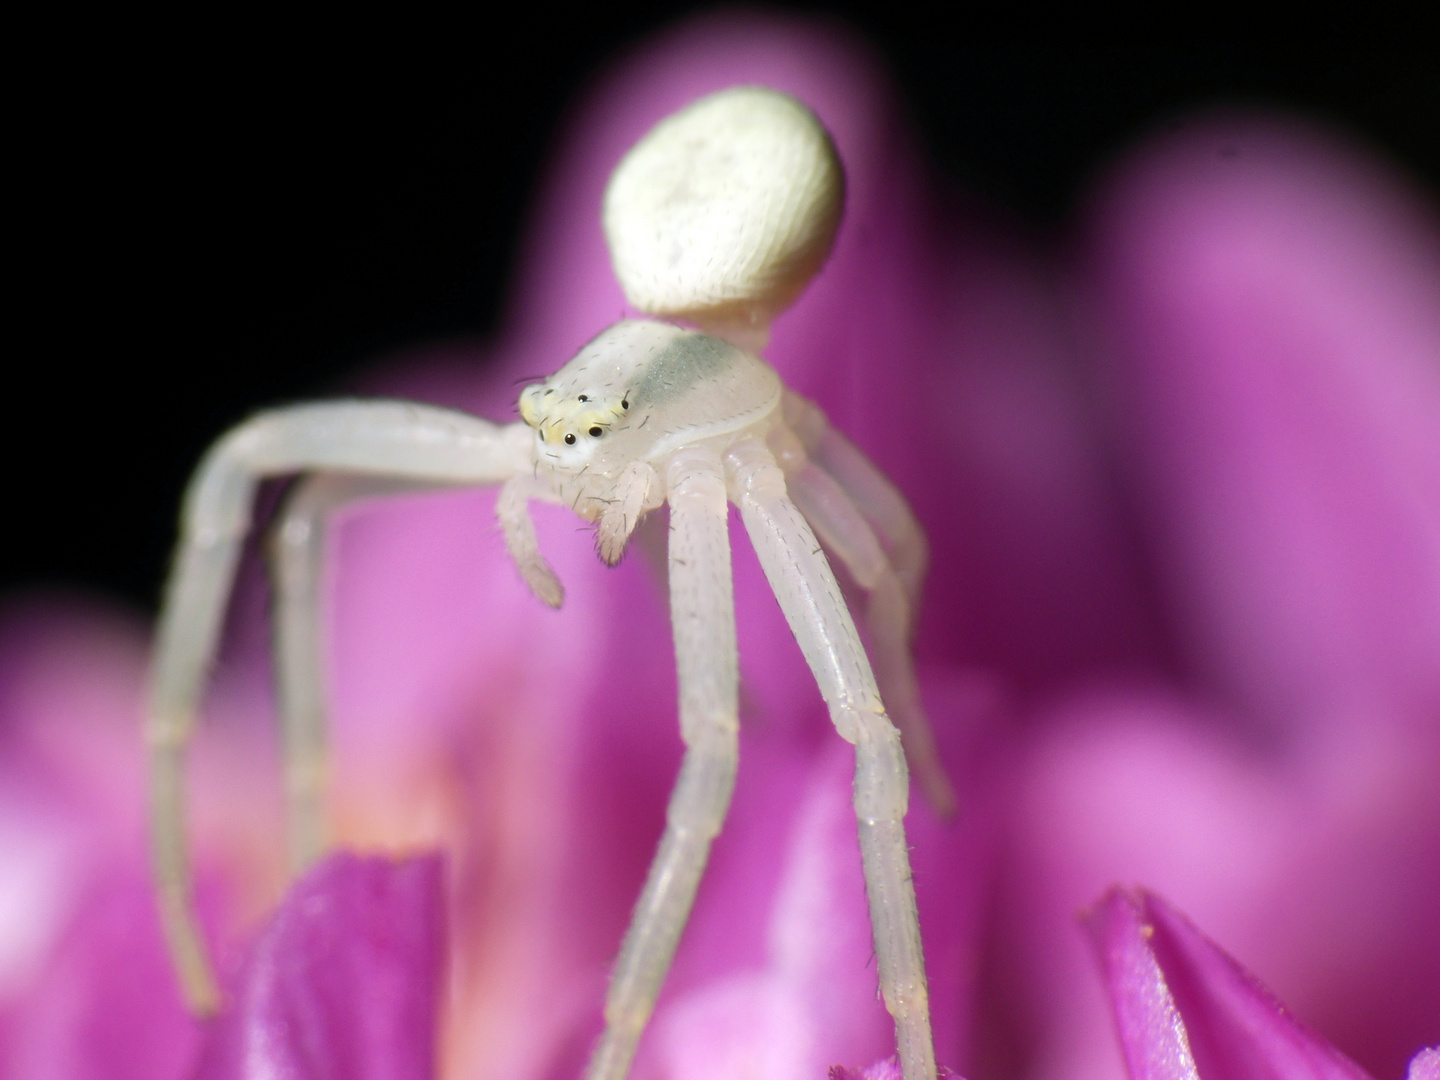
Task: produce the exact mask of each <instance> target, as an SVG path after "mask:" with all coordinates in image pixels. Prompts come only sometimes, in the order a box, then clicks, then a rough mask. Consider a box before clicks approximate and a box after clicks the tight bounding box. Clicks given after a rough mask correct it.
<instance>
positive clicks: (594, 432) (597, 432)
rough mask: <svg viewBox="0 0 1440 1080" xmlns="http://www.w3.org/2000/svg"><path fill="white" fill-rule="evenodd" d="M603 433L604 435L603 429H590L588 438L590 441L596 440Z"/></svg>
mask: <svg viewBox="0 0 1440 1080" xmlns="http://www.w3.org/2000/svg"><path fill="white" fill-rule="evenodd" d="M604 433H605V432H604V429H603V428H599V427H592V428H591V429H590V437H591V438H592V439H598V438H599V437H600V436H601V435H603V434H604Z"/></svg>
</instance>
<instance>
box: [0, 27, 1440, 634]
mask: <svg viewBox="0 0 1440 1080" xmlns="http://www.w3.org/2000/svg"><path fill="white" fill-rule="evenodd" d="M673 10H674V9H668V11H669V12H673ZM791 10H792V11H793V10H797V9H794V8H792V9H791ZM823 17H826V18H832V19H833V18H837V16H836V15H834V14H833V8H832V9H827V11H826V12H825V13H824V16H823ZM671 18H673V15H672V14H667V15H665V16H662V15H659V14H656V13H654V12H651V11H644V10H641V11H635V12H631V13H623V12H618V13H617V11H616V10H615V9H614V8H608V9H606V10H605V11H603V12H601V11H591V12H590V13H589V14H581V15H578V16H573V17H567V21H564V23H563V25H562V21H561V20H560V18H559V17H558V16H546V15H545V14H544V13H543V12H542V13H538V14H537V15H536V16H535V22H534V25H533V26H531V27H530V28H529V29H525V30H512V31H510V32H507V33H506V34H504V35H501V36H497V37H496V38H495V39H493V40H489V41H480V40H475V41H464V42H461V43H460V45H459V47H456V46H455V43H454V42H453V41H452V42H451V46H450V48H449V49H447V50H446V55H432V56H430V57H428V58H427V57H426V56H425V55H424V54H423V52H414V53H408V54H407V55H405V56H403V57H402V56H400V55H399V48H398V46H397V47H394V48H395V51H394V52H383V51H382V52H378V53H374V54H371V53H362V52H360V51H359V50H355V51H354V52H353V53H352V52H351V51H350V50H348V49H347V48H346V47H344V46H343V45H341V44H338V43H337V42H334V41H320V40H317V41H314V42H310V43H295V44H294V45H293V48H282V47H278V46H275V45H274V43H273V41H268V40H266V41H259V40H258V39H252V38H245V37H241V38H239V39H228V40H227V41H226V42H224V43H223V44H224V46H225V47H221V43H216V42H197V43H195V46H194V48H192V49H188V50H187V51H186V52H185V53H184V54H183V55H170V54H163V55H162V53H161V52H160V51H159V50H158V49H151V50H149V51H146V50H143V49H142V50H140V51H139V52H133V51H131V52H126V53H124V54H123V55H105V50H104V48H103V46H102V47H101V48H99V49H98V50H95V49H94V45H93V43H92V51H91V52H89V53H87V54H86V55H85V56H79V55H76V56H71V57H69V58H68V59H66V60H65V61H64V62H63V63H59V64H58V65H57V70H54V71H53V72H52V73H51V76H50V79H49V82H48V83H37V84H34V85H32V86H31V87H30V88H29V89H27V91H26V94H25V96H24V99H23V100H22V101H21V102H20V103H19V112H20V114H21V116H22V119H21V120H20V121H19V122H18V125H17V128H16V130H14V131H12V132H11V136H10V142H11V154H10V155H7V156H9V157H11V160H12V165H11V169H12V176H18V177H19V179H20V181H21V183H20V184H19V185H18V187H19V188H20V189H21V190H22V191H23V193H24V194H23V195H22V196H18V197H12V202H11V211H12V215H13V216H12V220H11V228H10V230H9V232H10V235H11V238H12V245H11V251H12V253H13V259H14V265H15V266H16V267H17V268H18V274H17V281H16V284H15V285H14V286H12V292H11V304H10V305H8V306H9V307H10V309H11V312H12V319H13V322H12V326H11V329H12V335H11V339H10V340H11V343H12V344H11V352H10V362H9V363H8V364H7V365H6V367H7V369H8V371H9V373H10V379H9V382H10V396H9V406H10V407H9V409H8V410H7V413H8V414H9V422H8V423H6V424H4V425H0V427H3V436H0V437H3V443H0V452H3V454H4V461H5V463H6V473H5V482H6V491H5V494H4V505H5V506H6V507H7V508H8V513H7V521H6V527H5V530H4V535H5V551H4V557H3V562H0V573H3V580H0V598H3V597H4V596H6V595H14V594H16V593H17V592H22V591H24V590H27V589H31V588H34V587H36V586H41V587H45V586H54V585H61V586H71V587H78V588H82V589H85V590H88V591H91V592H97V591H98V592H101V593H105V594H108V595H110V596H112V597H115V598H118V599H121V600H123V601H126V602H128V603H130V604H131V605H133V606H136V607H138V608H141V609H153V606H154V601H155V597H156V595H157V592H158V588H159V583H160V577H161V574H162V572H163V569H164V565H165V561H166V558H167V556H168V549H169V547H170V544H171V543H172V541H173V538H174V522H175V514H176V508H177V506H178V502H179V496H180V491H181V488H182V486H183V484H184V481H185V479H186V476H187V475H188V473H189V471H190V469H191V468H192V467H193V465H194V463H195V461H196V459H197V457H198V456H199V454H200V453H201V451H202V450H203V449H204V447H205V446H206V445H207V444H208V443H209V442H210V441H211V440H212V439H213V438H214V437H215V436H216V435H218V434H219V433H220V431H221V430H223V428H224V427H226V426H227V425H228V424H230V423H233V422H235V421H236V420H238V419H240V418H242V417H243V416H244V415H245V414H246V413H248V412H250V411H251V410H253V409H254V408H256V407H257V406H260V405H264V404H270V403H274V402H277V401H286V400H292V399H296V398H303V397H307V396H314V395H319V394H324V393H326V392H329V391H330V390H331V389H332V388H334V387H335V386H337V385H339V384H340V383H341V381H342V380H343V379H344V377H345V375H346V374H347V373H348V372H351V371H353V370H354V369H355V368H356V367H357V366H359V365H362V364H363V363H364V362H365V361H366V360H367V358H372V357H374V356H376V355H377V354H380V353H383V352H385V351H387V350H390V349H394V348H397V347H399V346H401V345H404V344H407V343H417V342H422V341H426V340H436V339H445V338H455V337H466V336H476V335H483V334H484V333H485V332H486V331H487V329H488V328H490V327H491V326H492V325H493V324H494V322H495V321H496V319H497V316H498V313H499V311H500V310H501V308H502V306H503V303H504V296H505V282H506V279H507V274H508V268H509V265H510V263H511V259H512V256H513V254H514V251H515V247H516V244H517V242H518V241H519V238H520V235H521V231H522V229H523V227H524V222H525V218H526V212H527V209H528V196H529V193H530V191H531V188H532V185H533V183H534V180H535V178H536V176H537V174H538V173H539V171H540V170H541V168H542V167H543V164H544V160H545V155H546V153H547V150H548V148H549V147H550V144H551V140H552V137H553V136H554V134H555V131H556V128H557V126H558V125H559V124H560V123H561V122H562V121H563V118H564V115H565V110H566V107H567V105H568V103H570V102H571V101H572V100H573V99H574V98H575V96H576V95H577V94H579V93H581V92H582V91H583V89H584V87H585V85H586V84H587V82H588V81H589V80H590V79H592V78H593V77H594V76H595V75H596V74H598V73H599V72H600V71H602V70H603V69H604V67H605V65H606V64H607V63H608V62H611V61H613V60H614V59H615V58H616V56H617V55H618V54H620V53H622V52H623V50H624V49H625V48H626V47H627V46H628V45H630V44H633V43H634V42H635V41H636V40H637V39H639V38H641V37H643V36H644V35H645V34H647V33H650V32H653V31H654V30H656V29H658V28H661V27H663V26H664V25H666V24H667V23H668V22H669V21H671ZM842 18H843V21H845V22H848V23H849V24H850V25H851V26H852V27H854V28H855V29H856V30H857V31H858V32H860V33H861V34H862V35H864V36H866V37H868V38H869V39H870V40H871V41H872V42H873V43H874V44H875V45H876V47H877V48H878V49H879V50H880V52H881V54H882V55H883V56H885V57H886V58H887V59H888V61H889V62H890V64H891V66H892V69H893V71H894V73H895V76H896V78H897V81H898V83H899V85H900V87H901V89H902V92H903V94H904V96H905V98H906V99H907V102H908V105H909V107H910V109H911V111H912V114H913V117H914V119H915V121H916V125H917V127H918V129H919V130H920V133H921V135H922V137H923V138H924V140H925V142H926V144H927V149H928V151H929V153H930V155H931V157H932V159H933V160H934V162H935V163H936V165H937V166H938V168H939V170H940V171H941V172H942V174H944V175H946V176H948V179H949V181H950V182H951V183H953V184H954V185H956V186H957V187H960V188H963V189H966V190H969V191H972V192H976V193H978V194H980V195H981V196H982V197H983V198H984V199H985V200H987V201H988V202H989V203H990V204H991V205H993V206H994V207H995V208H996V211H997V213H1003V214H1008V215H1011V216H1013V217H1014V218H1016V219H1017V220H1019V221H1026V222H1029V223H1031V224H1032V225H1033V226H1034V227H1035V230H1036V231H1037V232H1038V233H1039V234H1040V235H1042V236H1044V235H1051V236H1055V237H1059V236H1061V235H1063V229H1064V226H1065V222H1066V220H1067V217H1068V215H1069V213H1070V210H1071V208H1072V205H1073V203H1074V201H1075V200H1076V198H1077V197H1078V196H1079V195H1080V194H1081V193H1082V192H1083V190H1084V187H1085V183H1086V180H1087V177H1088V176H1089V174H1090V173H1091V172H1092V171H1093V170H1094V169H1095V168H1096V167H1098V166H1099V165H1101V164H1103V163H1104V162H1105V161H1106V160H1107V159H1108V158H1109V157H1110V156H1111V155H1112V154H1113V153H1114V152H1115V151H1117V150H1118V149H1120V148H1122V147H1124V146H1125V145H1126V144H1127V143H1129V142H1131V141H1133V140H1134V139H1135V138H1136V137H1138V136H1140V135H1142V134H1144V133H1145V132H1146V131H1148V130H1150V129H1152V128H1154V127H1156V126H1158V125H1161V124H1163V123H1165V121H1166V120H1167V118H1170V117H1175V116H1178V115H1180V114H1182V113H1185V112H1187V111H1190V110H1193V109H1196V108H1200V107H1204V106H1207V105H1213V104H1223V103H1239V104H1258V105H1276V106H1282V107H1286V108H1289V109H1292V110H1298V111H1300V112H1302V113H1306V114H1309V115H1311V116H1316V117H1319V118H1321V119H1324V120H1326V121H1329V122H1331V123H1333V124H1336V125H1338V126H1340V127H1342V128H1345V129H1348V130H1349V131H1351V132H1352V133H1353V134H1356V135H1358V136H1359V137H1360V138H1361V139H1363V140H1366V141H1368V142H1370V143H1371V144H1373V145H1374V146H1376V147H1377V148H1378V149H1379V150H1380V151H1381V152H1383V153H1386V154H1389V155H1390V156H1391V157H1393V158H1395V159H1397V160H1399V161H1400V162H1401V163H1402V164H1403V165H1404V166H1405V167H1407V168H1408V169H1409V170H1410V171H1411V172H1412V173H1413V174H1416V175H1417V176H1419V178H1420V179H1421V181H1422V182H1423V183H1425V184H1427V185H1428V186H1429V187H1430V188H1431V189H1432V190H1434V189H1435V188H1436V186H1437V179H1440V151H1437V144H1440V138H1437V132H1440V80H1437V73H1436V67H1435V65H1434V63H1433V62H1432V61H1430V60H1429V59H1428V58H1427V57H1426V56H1425V54H1424V51H1423V50H1420V49H1416V50H1414V51H1413V52H1409V53H1407V52H1405V51H1404V50H1397V49H1395V48H1389V49H1385V50H1378V49H1368V50H1367V49H1365V48H1359V47H1354V46H1350V47H1341V46H1338V45H1333V44H1332V45H1323V46H1322V45H1314V44H1299V45H1292V46H1287V47H1276V46H1273V45H1271V46H1266V47H1263V48H1262V47H1259V46H1220V45H1204V46H1186V47H1179V46H1165V47H1157V46H1154V45H1149V46H1143V47H1121V46H1116V45H1103V46H1097V45H1094V44H1089V45H1055V44H1050V45H1036V44H1031V45H1016V44H1004V45H975V44H963V43H951V42H947V41H946V40H944V39H943V37H942V36H941V35H938V34H935V33H933V32H927V30H926V28H924V27H916V26H913V25H907V24H905V23H903V22H901V21H900V19H899V17H898V15H885V14H877V13H876V12H875V11H872V10H862V9H856V10H853V11H851V12H849V13H848V14H846V15H844V16H843V17H842ZM132 32H133V31H132ZM436 36H437V39H445V38H450V37H452V35H450V34H449V33H447V32H445V31H443V29H437V31H436ZM247 45H249V46H253V47H247ZM212 46H213V48H212ZM237 46H239V47H237ZM137 57H143V59H137Z"/></svg>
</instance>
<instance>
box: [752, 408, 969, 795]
mask: <svg viewBox="0 0 1440 1080" xmlns="http://www.w3.org/2000/svg"><path fill="white" fill-rule="evenodd" d="M811 408H813V406H811ZM817 411H818V410H817ZM832 434H833V433H832ZM771 443H772V448H773V449H774V450H775V451H776V456H777V458H778V459H779V462H780V464H781V466H782V467H783V468H784V470H785V479H786V483H787V486H788V490H789V493H790V496H791V498H793V499H794V501H795V505H796V506H798V507H799V508H800V511H801V513H803V514H804V515H805V519H806V520H807V521H808V522H809V523H810V526H811V527H812V528H813V529H814V530H815V533H816V535H817V536H819V538H820V541H821V543H823V544H824V545H825V547H826V548H827V549H829V550H830V551H831V552H832V553H833V554H834V555H836V556H838V557H839V559H840V561H841V562H843V563H844V564H845V568H846V569H847V570H849V572H850V574H851V576H852V577H854V579H855V581H856V583H857V584H859V585H860V587H861V588H863V589H865V590H866V592H867V593H868V597H869V605H868V607H867V608H866V611H865V623H866V625H867V626H868V627H869V629H870V636H871V645H872V648H873V652H874V660H875V677H876V680H877V681H878V683H879V686H880V690H881V692H882V694H881V696H882V697H883V698H884V701H885V706H886V708H887V709H888V711H889V714H890V716H891V718H892V719H893V720H894V721H895V726H896V727H898V728H899V729H900V738H901V741H902V742H903V743H904V746H905V756H906V758H907V759H908V760H909V762H910V767H911V768H912V769H913V770H914V771H915V777H916V779H917V780H918V781H919V784H920V790H921V791H922V792H924V794H925V800H926V801H927V802H928V803H929V804H930V807H931V809H933V810H934V811H935V812H936V813H937V814H938V815H940V817H942V818H946V819H949V818H953V817H954V816H955V811H956V798H955V788H954V786H953V785H952V784H951V783H950V777H949V775H948V774H947V773H946V772H945V766H944V764H943V763H942V762H941V760H940V752H939V750H938V749H937V748H936V746H935V735H934V733H933V732H932V731H931V728H930V720H929V717H927V716H926V714H925V705H924V702H923V700H922V699H921V697H920V683H919V681H918V680H917V679H916V677H915V659H914V654H913V653H912V651H911V636H912V633H913V628H914V624H915V602H916V601H915V597H914V593H913V590H912V589H911V588H909V587H907V585H906V583H905V580H904V579H903V578H902V576H901V574H900V572H899V571H898V570H897V569H896V568H895V566H894V564H893V563H892V560H891V559H890V558H889V557H888V556H887V555H886V553H885V551H884V549H883V548H882V547H881V546H880V540H879V538H878V537H877V536H876V535H875V531H874V530H873V529H872V528H871V527H870V523H869V522H868V521H866V519H865V517H864V515H863V514H862V513H861V511H860V509H859V508H858V507H857V506H856V502H855V499H854V498H853V497H852V496H851V494H850V493H849V492H847V491H846V490H845V488H844V487H843V486H842V485H841V484H840V483H839V482H838V481H837V480H836V479H835V478H834V477H833V476H831V474H830V473H829V472H828V471H826V470H825V469H823V468H821V467H820V465H818V464H817V463H816V462H815V461H813V460H811V459H810V458H809V457H808V455H807V454H806V452H805V450H804V449H802V447H801V445H800V442H799V440H797V439H796V437H795V436H794V435H793V434H791V433H790V430H789V429H788V428H786V427H777V428H776V430H775V432H774V434H772V437H771ZM777 443H778V445H776V444H777ZM846 445H848V443H847V444H846ZM850 450H851V452H853V453H854V454H855V455H857V456H858V455H859V454H860V452H859V451H858V450H855V449H854V447H853V446H852V447H850ZM862 460H863V458H862ZM866 465H867V467H868V468H869V469H870V470H871V471H874V466H872V465H869V463H868V461H867V462H866ZM882 479H883V478H882ZM884 483H885V484H886V485H887V486H888V485H889V481H888V480H886V481H884ZM891 491H892V492H893V494H894V497H895V498H896V499H897V500H900V503H901V505H902V506H903V505H904V501H903V499H901V498H900V495H899V493H898V492H894V491H893V489H891ZM905 515H906V516H907V517H908V516H909V509H908V507H907V508H905ZM892 520H893V518H892ZM909 520H910V522H911V527H910V528H909V529H908V530H906V534H907V535H913V536H914V537H918V538H919V539H918V543H919V544H920V547H919V549H918V551H917V550H916V548H915V546H914V544H913V543H912V544H911V545H910V548H909V549H908V554H907V555H906V558H908V559H909V560H910V563H911V565H912V567H916V566H918V568H919V572H920V573H922V574H923V566H924V564H923V558H924V534H923V533H921V532H920V531H919V526H918V525H914V523H913V522H914V519H913V517H909ZM916 559H919V560H920V561H919V562H918V563H917V562H916Z"/></svg>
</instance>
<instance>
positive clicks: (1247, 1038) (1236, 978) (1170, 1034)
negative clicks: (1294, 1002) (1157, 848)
mask: <svg viewBox="0 0 1440 1080" xmlns="http://www.w3.org/2000/svg"><path fill="white" fill-rule="evenodd" d="M1086 922H1087V926H1088V929H1089V930H1090V934H1091V938H1092V940H1093V942H1094V945H1095V949H1096V952H1097V954H1098V955H1099V958H1100V963H1101V967H1102V968H1103V969H1104V972H1105V978H1106V982H1107V984H1108V989H1109V991H1110V1000H1111V1004H1112V1006H1113V1007H1114V1009H1115V1018H1116V1023H1117V1026H1118V1027H1119V1029H1120V1042H1121V1046H1122V1048H1123V1050H1124V1053H1125V1058H1126V1063H1127V1064H1128V1066H1129V1069H1130V1075H1131V1077H1133V1078H1134V1080H1142V1078H1144V1080H1150V1078H1152V1077H1154V1078H1160V1077H1164V1078H1167V1080H1168V1078H1171V1077H1192V1078H1193V1077H1198V1076H1200V1075H1203V1076H1204V1077H1205V1080H1304V1078H1309V1077H1313V1078H1315V1080H1366V1078H1367V1077H1368V1075H1369V1074H1367V1073H1366V1072H1365V1071H1364V1070H1363V1069H1361V1068H1360V1067H1359V1066H1358V1065H1356V1064H1355V1063H1354V1062H1352V1061H1351V1060H1350V1059H1349V1058H1347V1057H1345V1055H1344V1054H1342V1053H1340V1051H1338V1050H1336V1049H1335V1048H1334V1047H1333V1046H1331V1045H1330V1044H1329V1043H1328V1042H1326V1041H1325V1040H1324V1039H1322V1038H1321V1037H1320V1036H1318V1035H1316V1034H1315V1033H1314V1032H1312V1031H1311V1030H1309V1029H1308V1028H1306V1027H1305V1026H1304V1025H1303V1024H1301V1023H1299V1022H1298V1021H1297V1020H1296V1019H1295V1018H1294V1017H1293V1016H1291V1015H1290V1013H1289V1012H1288V1011H1287V1010H1286V1009H1285V1007H1284V1006H1283V1005H1281V1004H1280V1002H1278V1001H1276V1000H1275V996H1274V995H1273V994H1271V993H1270V991H1269V990H1267V989H1265V987H1264V986H1262V985H1261V984H1260V982H1259V980H1257V979H1256V978H1255V976H1253V975H1251V974H1250V973H1249V972H1248V971H1246V970H1245V969H1244V968H1242V967H1241V966H1240V965H1239V964H1237V963H1236V962H1235V961H1234V960H1232V959H1231V958H1230V957H1229V956H1227V955H1226V954H1225V953H1224V952H1222V951H1221V950H1220V949H1219V947H1217V946H1216V945H1215V943H1214V942H1212V941H1210V940H1209V939H1208V938H1207V937H1205V935H1203V934H1202V933H1200V931H1199V930H1197V929H1196V928H1195V927H1194V925H1192V924H1191V923H1190V921H1189V920H1188V919H1186V918H1185V917H1184V916H1183V915H1181V914H1180V913H1179V912H1177V911H1175V910H1174V909H1173V908H1171V907H1170V906H1169V905H1168V904H1166V903H1165V902H1164V901H1163V900H1161V899H1159V898H1158V897H1156V896H1152V895H1149V894H1145V893H1142V894H1141V899H1140V901H1139V903H1137V902H1136V901H1135V900H1134V899H1132V898H1131V897H1130V896H1128V895H1127V894H1126V893H1125V892H1123V891H1122V890H1120V889H1112V890H1111V891H1110V892H1109V893H1108V894H1107V895H1106V896H1105V898H1104V899H1103V900H1101V902H1100V903H1099V904H1098V905H1097V907H1096V908H1095V910H1094V911H1093V912H1092V913H1091V914H1090V915H1089V917H1088V918H1087V920H1086ZM1197 1064H1198V1067H1199V1068H1198V1071H1197Z"/></svg>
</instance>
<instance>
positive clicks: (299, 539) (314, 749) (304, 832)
mask: <svg viewBox="0 0 1440 1080" xmlns="http://www.w3.org/2000/svg"><path fill="white" fill-rule="evenodd" d="M437 486H439V485H435V484H431V483H426V482H424V481H421V480H413V479H402V478H397V477H379V476H363V475H355V474H346V473H321V474H318V475H315V476H309V477H306V478H305V479H304V480H302V481H301V482H300V483H299V485H298V486H297V487H296V490H295V491H294V492H293V493H292V494H291V495H290V496H289V498H287V499H286V500H285V505H284V508H283V509H282V510H281V512H280V520H279V522H278V523H277V525H276V527H275V528H274V529H273V530H272V531H271V535H270V543H269V555H270V565H271V578H272V583H273V589H274V595H275V600H274V605H273V606H274V612H275V614H274V629H273V634H274V642H273V645H272V652H273V656H274V665H275V680H276V684H277V690H278V697H279V721H280V750H281V760H282V761H283V763H284V770H285V825H286V829H285V831H286V850H287V852H288V854H289V859H290V872H291V873H292V874H299V873H300V872H301V871H303V870H304V869H305V868H306V867H308V866H309V865H310V864H311V863H312V862H314V861H315V860H316V859H317V858H319V857H320V855H321V853H322V852H323V851H324V850H325V829H324V810H323V800H324V793H325V774H326V764H327V762H326V748H325V714H326V711H327V710H326V701H325V680H324V670H325V667H324V658H323V651H324V633H323V631H322V622H321V619H322V614H323V612H322V610H321V606H322V605H321V601H322V597H321V584H322V576H321V571H322V566H321V563H322V559H323V556H324V550H325V526H326V522H327V519H329V518H330V517H331V516H332V515H333V514H334V513H335V512H336V511H337V510H339V509H341V508H342V507H344V506H348V505H350V504H352V503H355V502H359V501H361V500H364V499H368V498H381V497H384V496H387V495H402V494H405V493H407V492H412V491H424V490H427V489H431V488H434V487H437Z"/></svg>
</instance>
